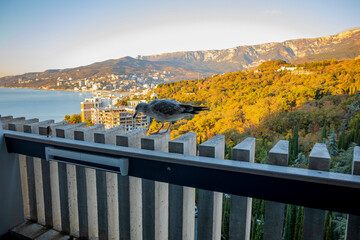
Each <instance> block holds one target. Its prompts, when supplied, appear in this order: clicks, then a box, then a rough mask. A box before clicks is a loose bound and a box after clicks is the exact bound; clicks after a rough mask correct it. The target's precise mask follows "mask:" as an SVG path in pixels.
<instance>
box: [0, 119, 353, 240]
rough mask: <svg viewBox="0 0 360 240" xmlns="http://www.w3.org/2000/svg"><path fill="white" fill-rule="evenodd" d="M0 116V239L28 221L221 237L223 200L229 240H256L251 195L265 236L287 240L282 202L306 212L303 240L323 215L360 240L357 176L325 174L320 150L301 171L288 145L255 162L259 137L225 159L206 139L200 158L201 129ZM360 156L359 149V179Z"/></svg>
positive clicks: (64, 228) (74, 230)
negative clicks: (258, 203) (343, 222)
mask: <svg viewBox="0 0 360 240" xmlns="http://www.w3.org/2000/svg"><path fill="white" fill-rule="evenodd" d="M0 120H1V121H2V124H1V125H2V127H3V128H4V129H5V130H1V135H0V137H1V139H0V140H1V142H0V143H2V145H1V149H0V154H1V155H0V157H1V163H0V164H1V165H0V167H1V168H0V169H2V170H0V171H2V172H4V174H2V175H1V176H2V179H1V182H2V183H0V195H1V196H2V198H4V199H5V200H7V201H3V202H4V203H3V204H1V205H0V214H1V217H0V218H1V219H4V218H5V221H0V235H1V234H3V233H4V231H7V230H8V229H9V228H11V227H13V226H14V224H15V223H19V222H21V221H24V219H31V220H33V221H36V222H37V223H39V224H41V225H43V226H46V227H48V228H52V229H54V230H57V231H61V232H62V233H65V234H69V235H72V236H75V237H80V238H85V239H92V238H99V239H194V238H195V239H221V230H222V227H224V226H222V225H224V221H223V219H222V218H223V213H224V209H223V206H224V203H223V200H224V199H225V201H226V202H228V201H229V204H228V205H225V206H229V209H230V216H229V225H228V234H229V239H250V229H251V223H252V219H251V216H252V214H251V210H252V198H260V199H265V200H266V202H265V219H264V226H263V232H264V239H281V238H282V236H283V234H284V218H285V215H286V214H285V211H286V208H285V203H290V204H295V205H300V206H305V213H304V222H303V233H302V235H303V239H322V236H323V228H324V222H325V210H332V211H338V212H344V213H348V214H350V215H349V216H348V222H347V236H346V238H347V239H359V238H358V237H359V232H360V230H359V221H360V220H359V216H358V215H360V208H359V207H358V206H359V202H360V194H359V193H360V176H356V175H349V174H339V173H332V172H329V168H330V156H329V153H328V151H327V149H326V147H325V146H324V145H323V144H319V143H317V144H315V146H314V148H313V149H312V151H311V153H310V157H309V166H310V168H311V169H299V168H292V167H288V166H287V165H288V162H287V161H288V142H287V141H284V140H282V141H279V142H278V143H277V144H276V145H275V146H274V147H273V148H272V149H271V151H270V152H269V164H256V163H254V158H255V139H254V138H247V139H245V140H244V141H243V142H241V143H240V144H238V145H237V146H235V147H234V148H233V154H232V156H233V160H224V159H223V158H224V144H225V139H224V136H221V135H219V136H216V137H214V138H212V139H210V140H209V141H207V142H204V143H202V144H201V145H200V146H199V149H198V150H199V151H198V152H199V156H195V155H196V152H197V150H196V134H195V133H187V134H185V135H183V136H181V137H179V138H176V139H174V140H171V141H170V134H169V133H166V134H161V135H151V136H146V129H137V130H134V131H132V132H130V133H125V132H124V129H123V128H120V127H119V128H114V129H110V130H107V131H104V126H103V125H100V124H99V125H95V126H92V127H86V125H85V124H84V123H80V124H75V125H69V122H60V123H54V121H52V120H49V121H43V122H38V120H37V119H30V120H25V119H24V118H17V119H14V118H12V117H2V118H0ZM48 126H49V127H50V129H52V131H51V132H49V128H48ZM10 130H12V131H10ZM44 135H45V136H44ZM46 135H50V136H48V137H47V136H46ZM4 141H5V142H6V147H5V144H4ZM12 153H17V154H18V155H15V154H12ZM15 158H18V159H19V160H18V161H15ZM359 158H360V148H359V147H355V151H354V164H353V171H354V172H355V173H356V172H357V173H358V172H359V171H360V165H359V162H360V159H359ZM127 164H128V165H127ZM14 169H15V170H17V173H16V172H14ZM19 170H20V171H19ZM122 170H124V171H122ZM127 170H128V171H127ZM19 172H20V176H19ZM120 172H121V174H120ZM126 173H128V175H126V176H124V174H126ZM17 177H19V178H20V177H21V185H20V182H19V181H18V180H16V178H17ZM8 179H11V182H10V183H11V184H10V185H9V184H8V183H9V181H8ZM4 181H5V182H6V181H7V182H6V183H4ZM196 189H198V190H196ZM3 193H4V194H3ZM9 193H11V194H13V196H10V195H9ZM223 193H227V194H226V197H224V195H223ZM4 196H5V197H4ZM21 196H22V199H23V200H22V202H21V201H16V200H18V199H19V198H20V199H21ZM8 197H9V198H11V199H12V200H9V199H8ZM195 203H196V206H197V209H198V213H197V214H196V215H195ZM19 209H21V211H19ZM22 209H23V210H22ZM320 209H321V210H320ZM14 214H15V216H17V217H10V216H13V215H14ZM196 217H197V218H196ZM10 218H11V219H10ZM39 234H40V233H39ZM41 234H44V232H41Z"/></svg>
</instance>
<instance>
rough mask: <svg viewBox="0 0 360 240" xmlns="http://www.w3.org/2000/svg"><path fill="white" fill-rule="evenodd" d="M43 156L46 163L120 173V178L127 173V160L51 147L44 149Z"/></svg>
mask: <svg viewBox="0 0 360 240" xmlns="http://www.w3.org/2000/svg"><path fill="white" fill-rule="evenodd" d="M45 156H46V160H47V161H57V162H64V163H68V164H75V165H81V166H84V167H89V168H94V169H100V170H106V171H112V172H120V174H121V176H127V175H128V172H129V159H128V158H111V157H104V156H100V155H95V154H88V153H81V152H74V151H68V150H63V149H56V148H53V147H45Z"/></svg>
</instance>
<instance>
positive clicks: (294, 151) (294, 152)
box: [289, 125, 299, 164]
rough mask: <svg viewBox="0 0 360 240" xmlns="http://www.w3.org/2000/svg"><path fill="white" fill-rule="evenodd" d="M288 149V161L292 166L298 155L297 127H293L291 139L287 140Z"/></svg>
mask: <svg viewBox="0 0 360 240" xmlns="http://www.w3.org/2000/svg"><path fill="white" fill-rule="evenodd" d="M289 148H290V154H289V161H290V164H293V163H294V161H295V159H296V158H297V156H298V154H299V125H296V126H295V127H294V129H293V133H292V137H290V138H289Z"/></svg>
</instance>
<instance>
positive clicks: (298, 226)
mask: <svg viewBox="0 0 360 240" xmlns="http://www.w3.org/2000/svg"><path fill="white" fill-rule="evenodd" d="M303 222H304V208H303V207H299V208H298V210H297V213H296V221H295V228H294V240H302V230H303Z"/></svg>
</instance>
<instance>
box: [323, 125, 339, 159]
mask: <svg viewBox="0 0 360 240" xmlns="http://www.w3.org/2000/svg"><path fill="white" fill-rule="evenodd" d="M326 145H327V147H328V150H329V153H330V154H331V155H332V156H336V155H338V153H339V150H338V143H337V138H336V133H335V130H334V129H331V130H330V134H329V136H328V138H327V140H326Z"/></svg>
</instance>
